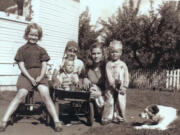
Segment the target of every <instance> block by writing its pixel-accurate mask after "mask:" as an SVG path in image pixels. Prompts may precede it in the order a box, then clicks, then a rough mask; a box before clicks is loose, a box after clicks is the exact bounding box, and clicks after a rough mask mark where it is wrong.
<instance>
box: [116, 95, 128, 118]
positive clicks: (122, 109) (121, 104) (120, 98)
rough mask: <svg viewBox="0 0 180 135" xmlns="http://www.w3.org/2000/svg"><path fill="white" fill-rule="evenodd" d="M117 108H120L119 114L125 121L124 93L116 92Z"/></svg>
mask: <svg viewBox="0 0 180 135" xmlns="http://www.w3.org/2000/svg"><path fill="white" fill-rule="evenodd" d="M117 102H118V103H117V105H118V109H120V110H119V111H120V112H119V114H121V115H122V116H121V117H122V118H123V119H124V121H126V94H124V95H122V94H118V100H117Z"/></svg>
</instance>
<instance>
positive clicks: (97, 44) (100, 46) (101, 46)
mask: <svg viewBox="0 0 180 135" xmlns="http://www.w3.org/2000/svg"><path fill="white" fill-rule="evenodd" d="M94 48H100V49H101V50H102V53H104V49H103V45H102V44H101V43H99V42H95V43H93V44H92V45H91V47H90V51H91V52H92V50H93V49H94Z"/></svg>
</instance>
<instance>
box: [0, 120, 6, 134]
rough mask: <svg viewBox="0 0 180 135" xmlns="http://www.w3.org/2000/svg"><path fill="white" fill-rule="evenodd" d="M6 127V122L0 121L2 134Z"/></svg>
mask: <svg viewBox="0 0 180 135" xmlns="http://www.w3.org/2000/svg"><path fill="white" fill-rule="evenodd" d="M6 127H7V121H0V132H4V131H5V129H6Z"/></svg>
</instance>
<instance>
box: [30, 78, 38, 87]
mask: <svg viewBox="0 0 180 135" xmlns="http://www.w3.org/2000/svg"><path fill="white" fill-rule="evenodd" d="M30 81H31V83H32V85H33V86H37V82H36V80H35V79H34V78H30Z"/></svg>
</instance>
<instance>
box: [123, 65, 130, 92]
mask: <svg viewBox="0 0 180 135" xmlns="http://www.w3.org/2000/svg"><path fill="white" fill-rule="evenodd" d="M122 87H124V88H125V89H127V88H128V87H129V71H128V68H127V65H126V64H125V63H124V80H123V83H122Z"/></svg>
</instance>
